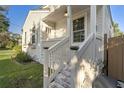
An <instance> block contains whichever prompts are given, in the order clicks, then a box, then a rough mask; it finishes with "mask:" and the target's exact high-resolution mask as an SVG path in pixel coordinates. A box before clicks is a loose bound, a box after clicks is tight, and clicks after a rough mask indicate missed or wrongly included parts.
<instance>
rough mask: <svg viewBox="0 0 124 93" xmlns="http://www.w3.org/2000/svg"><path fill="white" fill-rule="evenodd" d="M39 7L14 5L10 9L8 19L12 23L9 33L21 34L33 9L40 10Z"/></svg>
mask: <svg viewBox="0 0 124 93" xmlns="http://www.w3.org/2000/svg"><path fill="white" fill-rule="evenodd" d="M39 7H40V6H37V5H17V6H16V5H13V6H10V7H9V10H8V13H6V15H7V18H9V21H10V27H9V31H10V32H14V33H19V34H20V33H21V29H22V27H23V24H24V22H25V19H26V17H27V15H28V12H29V11H30V10H31V9H38V8H39Z"/></svg>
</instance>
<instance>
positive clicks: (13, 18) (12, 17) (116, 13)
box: [6, 5, 124, 33]
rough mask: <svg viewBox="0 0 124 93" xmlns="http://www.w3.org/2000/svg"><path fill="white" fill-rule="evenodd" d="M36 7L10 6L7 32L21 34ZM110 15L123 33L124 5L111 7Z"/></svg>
mask: <svg viewBox="0 0 124 93" xmlns="http://www.w3.org/2000/svg"><path fill="white" fill-rule="evenodd" d="M38 8H39V6H37V5H27V6H26V5H21V6H19V5H18V6H10V8H9V10H8V13H7V14H6V15H7V17H8V18H9V21H10V27H9V31H10V32H14V33H21V29H22V27H23V24H24V22H25V19H26V17H27V15H28V12H29V11H30V10H31V9H38ZM111 14H112V18H113V21H114V22H116V23H118V24H119V27H120V29H121V31H123V32H124V5H112V6H111Z"/></svg>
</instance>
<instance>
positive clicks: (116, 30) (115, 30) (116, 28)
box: [113, 22, 123, 36]
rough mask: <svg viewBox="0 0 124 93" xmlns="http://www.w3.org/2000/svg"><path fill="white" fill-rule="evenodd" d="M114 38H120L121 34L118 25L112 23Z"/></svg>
mask: <svg viewBox="0 0 124 93" xmlns="http://www.w3.org/2000/svg"><path fill="white" fill-rule="evenodd" d="M113 29H114V36H121V35H123V32H121V30H120V28H119V25H118V23H115V22H113Z"/></svg>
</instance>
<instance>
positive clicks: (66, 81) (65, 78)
mask: <svg viewBox="0 0 124 93" xmlns="http://www.w3.org/2000/svg"><path fill="white" fill-rule="evenodd" d="M49 87H50V88H59V87H60V88H62V87H63V88H70V87H71V68H70V66H69V65H67V64H66V66H65V67H64V68H63V69H62V70H61V72H59V73H58V75H57V76H56V77H55V78H54V80H53V82H51V83H50V86H49Z"/></svg>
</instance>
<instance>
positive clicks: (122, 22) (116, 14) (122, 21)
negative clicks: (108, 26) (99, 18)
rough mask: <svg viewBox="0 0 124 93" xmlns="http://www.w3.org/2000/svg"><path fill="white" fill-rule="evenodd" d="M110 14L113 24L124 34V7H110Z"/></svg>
mask: <svg viewBox="0 0 124 93" xmlns="http://www.w3.org/2000/svg"><path fill="white" fill-rule="evenodd" d="M111 14H112V19H113V21H114V22H116V23H118V24H119V27H120V29H121V31H122V32H124V5H112V6H111Z"/></svg>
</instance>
